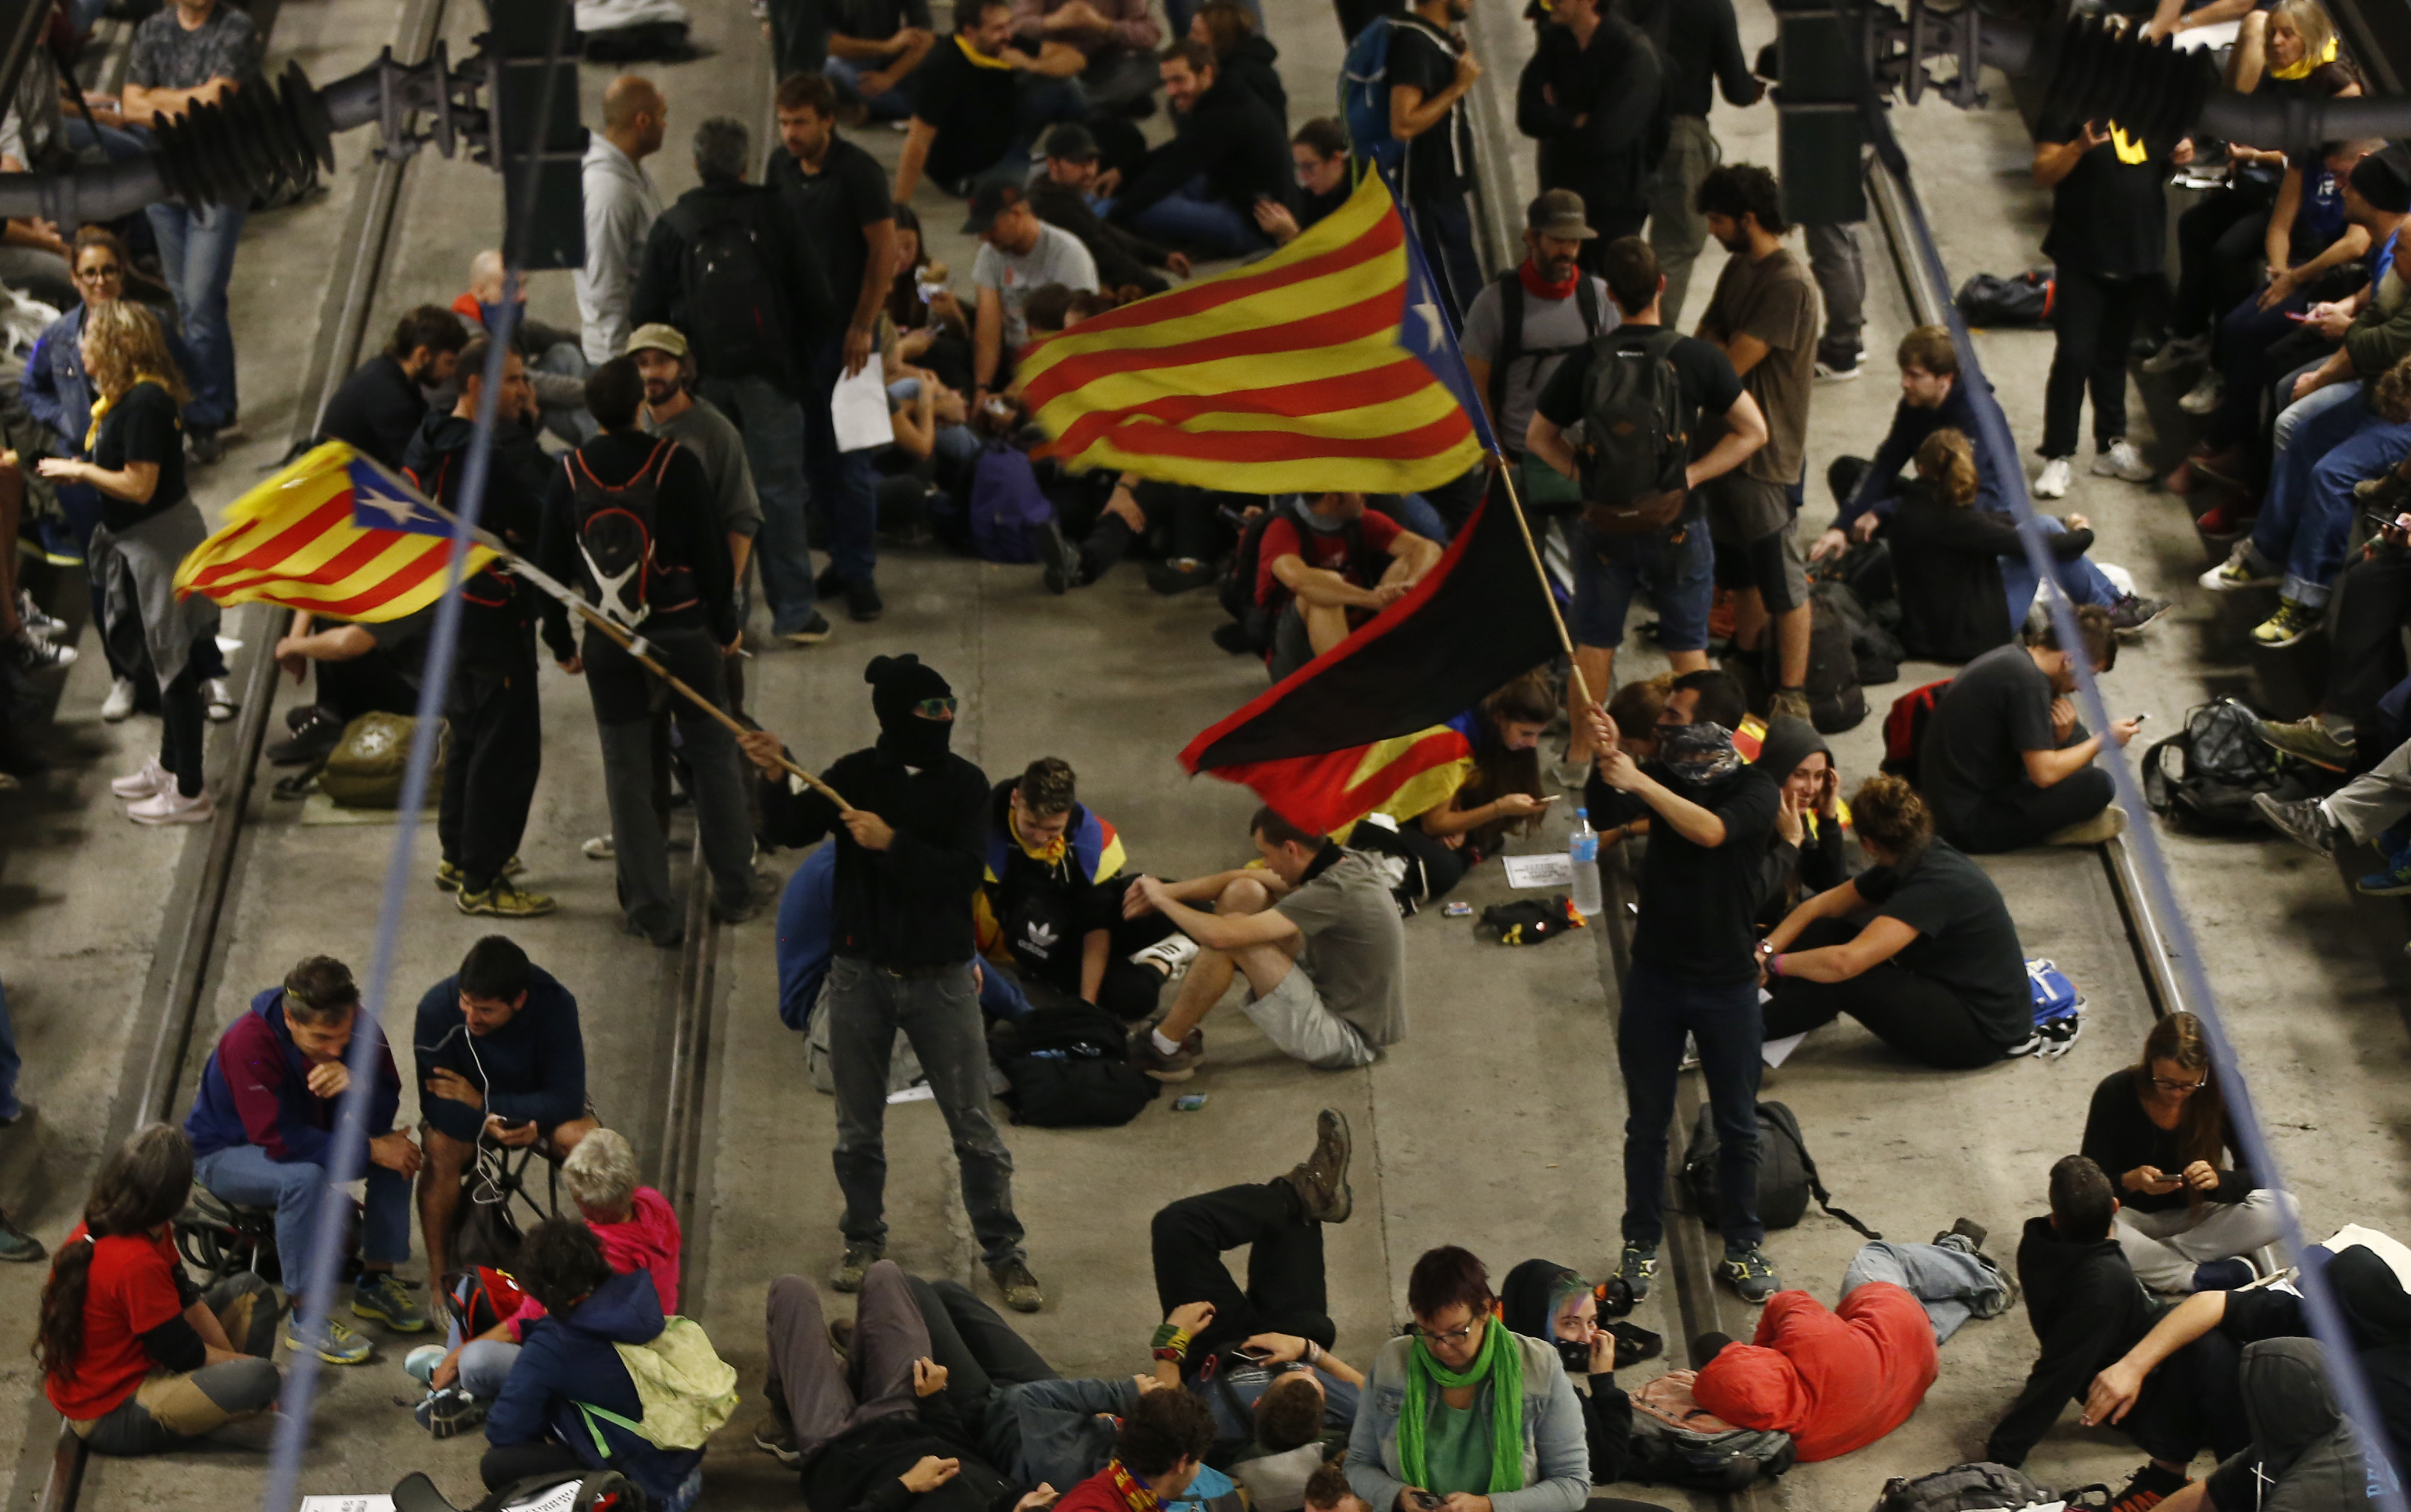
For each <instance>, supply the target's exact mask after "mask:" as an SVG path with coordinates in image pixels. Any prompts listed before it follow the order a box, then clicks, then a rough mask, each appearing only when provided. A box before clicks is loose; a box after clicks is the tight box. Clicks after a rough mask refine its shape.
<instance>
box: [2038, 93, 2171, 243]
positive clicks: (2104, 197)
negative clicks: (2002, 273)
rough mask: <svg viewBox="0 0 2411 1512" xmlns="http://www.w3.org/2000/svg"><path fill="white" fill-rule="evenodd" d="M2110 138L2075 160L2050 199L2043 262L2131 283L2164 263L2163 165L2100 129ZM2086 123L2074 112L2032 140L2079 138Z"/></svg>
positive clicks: (2051, 120) (2055, 118)
mask: <svg viewBox="0 0 2411 1512" xmlns="http://www.w3.org/2000/svg"><path fill="white" fill-rule="evenodd" d="M2102 124H2103V125H2105V126H2106V127H2107V128H2108V129H2109V130H2110V131H2111V139H2110V140H2108V141H2106V142H2103V143H2102V144H2101V145H2100V146H2098V147H2096V148H2094V149H2093V150H2092V151H2091V152H2089V153H2086V154H2084V155H2083V156H2082V157H2080V158H2078V159H2077V160H2076V167H2075V168H2074V169H2071V170H2069V172H2068V177H2066V178H2064V179H2062V180H2060V181H2059V183H2058V184H2057V185H2055V186H2054V187H2053V189H2052V192H2051V230H2050V232H2049V233H2048V234H2047V235H2045V236H2044V237H2043V239H2042V250H2043V255H2044V256H2045V257H2049V258H2051V259H2052V261H2053V262H2054V263H2056V264H2058V265H2059V266H2061V267H2064V268H2073V269H2076V270H2077V271H2079V272H2088V273H2109V274H2119V275H2127V276H2131V275H2133V274H2137V273H2149V272H2158V271H2159V268H2160V266H2161V264H2162V263H2163V262H2164V261H2165V260H2166V259H2167V256H2168V234H2169V207H2168V197H2167V194H2166V191H2165V189H2164V184H2165V183H2166V180H2167V178H2168V173H2169V165H2168V162H2167V159H2166V158H2165V157H2162V156H2155V155H2152V154H2151V153H2150V150H2149V149H2147V148H2146V147H2145V146H2144V145H2143V144H2142V143H2141V142H2140V141H2137V140H2134V139H2130V138H2128V137H2127V136H2126V134H2125V133H2124V132H2122V131H2119V130H2118V129H2117V123H2115V122H2105V123H2102ZM2083 134H2084V123H2083V122H2082V121H2081V120H2079V119H2077V117H2076V114H2075V112H2074V111H2072V110H2062V111H2060V112H2059V113H2057V114H2055V115H2052V116H2046V117H2044V118H2043V121H2042V124H2041V125H2038V127H2036V129H2035V140H2037V141H2057V142H2068V141H2075V140H2078V139H2081V138H2082V136H2083Z"/></svg>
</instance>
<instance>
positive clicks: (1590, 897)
mask: <svg viewBox="0 0 2411 1512" xmlns="http://www.w3.org/2000/svg"><path fill="white" fill-rule="evenodd" d="M1566 859H1567V860H1569V861H1571V862H1572V863H1573V870H1574V908H1575V911H1576V912H1578V913H1580V914H1581V915H1582V917H1585V918H1597V917H1599V916H1600V910H1601V909H1603V908H1605V907H1606V906H1607V905H1606V903H1604V902H1603V901H1602V900H1601V899H1600V895H1599V831H1598V830H1596V829H1592V828H1591V827H1590V815H1586V814H1585V813H1583V812H1582V810H1581V809H1580V807H1576V809H1575V810H1574V829H1573V836H1572V838H1571V839H1570V840H1569V841H1568V842H1567V843H1566Z"/></svg>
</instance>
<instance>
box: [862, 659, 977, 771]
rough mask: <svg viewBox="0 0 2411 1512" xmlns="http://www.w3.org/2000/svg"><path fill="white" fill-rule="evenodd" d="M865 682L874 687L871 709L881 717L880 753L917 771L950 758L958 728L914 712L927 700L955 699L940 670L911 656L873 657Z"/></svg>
mask: <svg viewBox="0 0 2411 1512" xmlns="http://www.w3.org/2000/svg"><path fill="white" fill-rule="evenodd" d="M862 680H863V681H864V682H865V683H869V684H870V707H871V709H872V711H873V712H876V713H877V714H878V715H879V749H881V750H883V751H886V752H890V753H892V754H893V755H895V756H898V757H899V758H901V759H902V760H903V761H904V762H905V764H906V765H908V766H915V767H919V766H927V765H928V764H929V763H931V762H933V761H935V760H936V759H937V758H938V757H940V756H943V755H945V754H946V746H947V741H948V739H949V738H950V737H951V736H952V734H953V733H954V725H953V724H952V723H951V722H950V721H947V720H942V719H924V718H922V717H921V716H920V715H919V714H916V713H914V712H913V707H914V706H915V705H917V704H919V703H920V702H921V700H923V699H924V698H944V697H952V696H953V694H954V691H955V690H954V689H953V688H952V687H950V686H949V685H948V684H947V683H946V680H945V679H944V678H942V677H941V676H939V675H938V671H937V668H932V667H924V666H922V665H921V658H920V657H918V656H915V655H913V653H910V652H907V653H904V654H903V655H901V656H873V657H872V658H871V659H870V665H869V667H866V668H863V671H862Z"/></svg>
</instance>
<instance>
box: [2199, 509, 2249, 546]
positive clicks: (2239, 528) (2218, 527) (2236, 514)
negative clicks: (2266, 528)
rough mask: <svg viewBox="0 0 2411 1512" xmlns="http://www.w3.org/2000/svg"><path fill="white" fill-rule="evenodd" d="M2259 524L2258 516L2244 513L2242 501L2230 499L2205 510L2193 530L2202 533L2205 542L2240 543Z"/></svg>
mask: <svg viewBox="0 0 2411 1512" xmlns="http://www.w3.org/2000/svg"><path fill="white" fill-rule="evenodd" d="M2259 522H2260V517H2259V516H2258V515H2255V514H2246V513H2244V510H2243V503H2242V502H2241V501H2240V500H2235V499H2229V500H2228V501H2227V502H2226V503H2225V504H2221V505H2215V506H2212V507H2211V508H2208V509H2205V510H2203V511H2202V512H2201V514H2200V516H2199V518H2198V519H2196V520H2195V521H2194V522H2193V528H2194V529H2196V530H2198V531H2199V532H2201V535H2202V538H2203V539H2204V540H2212V541H2240V540H2242V539H2243V537H2244V536H2249V535H2251V534H2252V527H2253V526H2254V525H2256V524H2258V523H2259Z"/></svg>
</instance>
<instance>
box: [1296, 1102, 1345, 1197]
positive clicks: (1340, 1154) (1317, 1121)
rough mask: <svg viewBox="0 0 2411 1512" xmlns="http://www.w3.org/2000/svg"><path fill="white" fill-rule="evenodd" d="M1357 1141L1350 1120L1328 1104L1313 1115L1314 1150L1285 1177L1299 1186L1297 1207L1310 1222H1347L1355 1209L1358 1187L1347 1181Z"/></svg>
mask: <svg viewBox="0 0 2411 1512" xmlns="http://www.w3.org/2000/svg"><path fill="white" fill-rule="evenodd" d="M1353 1149H1354V1145H1353V1143H1352V1141H1351V1140H1350V1138H1349V1137H1348V1120H1347V1119H1346V1118H1345V1117H1344V1116H1342V1115H1341V1113H1340V1112H1339V1110H1338V1109H1337V1108H1324V1109H1322V1111H1321V1112H1319V1113H1317V1114H1315V1115H1314V1153H1312V1154H1310V1155H1308V1156H1307V1157H1306V1159H1304V1160H1303V1161H1300V1162H1299V1163H1298V1164H1297V1165H1295V1166H1293V1167H1290V1172H1289V1175H1288V1177H1287V1178H1286V1180H1287V1181H1288V1182H1289V1184H1290V1185H1292V1186H1293V1187H1295V1188H1297V1199H1298V1211H1299V1213H1300V1215H1301V1216H1303V1217H1304V1218H1305V1219H1306V1221H1307V1222H1308V1223H1314V1224H1344V1223H1346V1222H1347V1221H1348V1215H1349V1213H1351V1212H1352V1211H1355V1207H1356V1194H1355V1190H1354V1189H1353V1188H1352V1187H1351V1186H1350V1185H1349V1184H1348V1157H1349V1155H1350V1153H1351V1152H1352V1151H1353Z"/></svg>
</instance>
